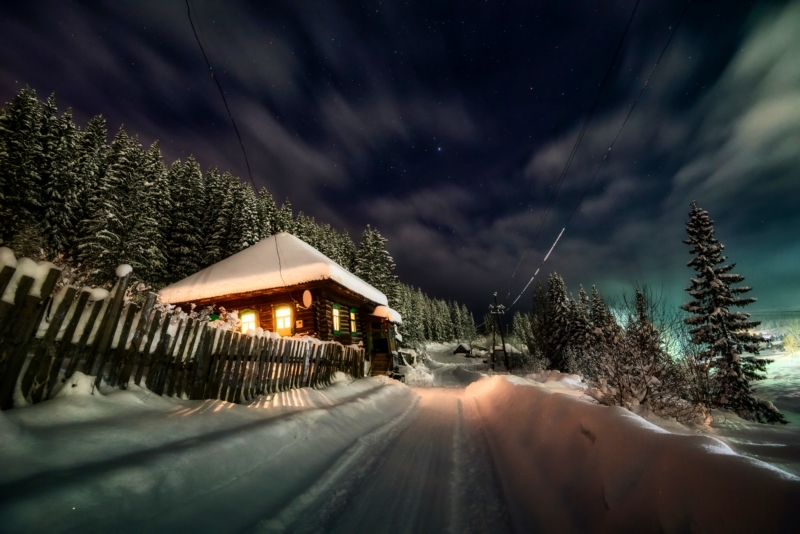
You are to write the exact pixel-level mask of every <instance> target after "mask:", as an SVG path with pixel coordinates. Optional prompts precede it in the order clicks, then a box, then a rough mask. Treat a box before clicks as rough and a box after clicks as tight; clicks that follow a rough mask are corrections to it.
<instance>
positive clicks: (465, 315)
mask: <svg viewBox="0 0 800 534" xmlns="http://www.w3.org/2000/svg"><path fill="white" fill-rule="evenodd" d="M461 320H462V321H463V323H462V324H463V326H462V330H463V332H464V338H465V339H466V340H467V341H469V342H470V343H472V342H473V341H475V338H476V337H478V332H477V331H476V329H475V319H474V318H473V317H472V314H471V313H470V312H469V310H467V305H466V304H462V305H461Z"/></svg>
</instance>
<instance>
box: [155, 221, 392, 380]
mask: <svg viewBox="0 0 800 534" xmlns="http://www.w3.org/2000/svg"><path fill="white" fill-rule="evenodd" d="M159 296H160V297H161V300H162V301H163V302H166V303H169V304H176V305H179V306H181V307H183V308H184V309H188V307H189V305H191V304H195V305H197V306H200V307H203V306H209V305H213V306H217V307H219V306H223V307H225V308H226V309H227V310H237V311H238V312H239V318H240V319H241V321H242V331H244V332H246V331H247V330H249V329H251V328H252V329H256V328H263V329H264V330H267V331H270V332H277V333H278V334H280V335H281V336H295V335H309V336H313V337H317V338H319V339H322V340H323V341H338V342H340V343H342V344H343V345H350V344H358V343H363V346H364V348H365V349H366V351H367V355H368V359H369V360H370V362H371V365H372V374H385V373H386V372H387V371H389V370H390V369H391V362H392V358H391V352H392V351H393V350H395V346H396V345H395V335H396V325H397V324H399V323H401V322H402V317H401V316H400V314H399V313H397V312H396V311H394V310H392V309H391V308H389V304H388V301H387V299H386V295H384V294H383V293H382V292H380V291H378V290H377V289H375V288H374V287H372V286H371V285H369V284H368V283H366V282H365V281H364V280H362V279H360V278H358V277H357V276H356V275H354V274H353V273H351V272H349V271H347V270H346V269H345V268H344V267H342V266H341V265H339V264H338V263H336V262H334V261H333V260H331V259H330V258H328V257H327V256H325V255H324V254H322V253H321V252H319V251H318V250H316V249H315V248H314V247H312V246H311V245H309V244H308V243H306V242H305V241H302V240H300V239H298V238H297V237H295V236H293V235H291V234H287V233H280V234H276V235H273V236H271V237H268V238H266V239H263V240H261V241H259V242H258V243H256V244H255V245H253V246H251V247H249V248H246V249H244V250H243V251H241V252H239V253H237V254H234V255H233V256H230V257H229V258H226V259H224V260H222V261H220V262H218V263H215V264H214V265H211V266H210V267H207V268H205V269H203V270H202V271H200V272H197V273H195V274H193V275H191V276H188V277H186V278H184V279H183V280H180V281H178V282H175V283H174V284H171V285H169V286H167V287H165V288H164V289H162V290H161V291H159Z"/></svg>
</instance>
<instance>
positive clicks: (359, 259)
mask: <svg viewBox="0 0 800 534" xmlns="http://www.w3.org/2000/svg"><path fill="white" fill-rule="evenodd" d="M386 242H387V239H386V238H385V237H383V236H382V235H381V234H380V232H379V231H378V230H377V229H372V228H370V227H369V226H367V229H366V230H364V234H363V235H362V237H361V245H360V246H359V249H358V253H357V255H356V269H355V275H356V276H358V277H359V278H361V279H362V280H364V281H366V282H367V283H369V284H371V285H372V286H374V287H375V288H376V289H378V290H379V291H382V292H383V293H384V294H385V295H386V296H387V298H388V299H389V304H390V305H391V304H392V302H393V301H394V299H395V291H396V287H397V277H396V276H395V275H394V274H393V271H394V268H395V264H394V260H393V259H392V257H391V255H389V251H388V250H386Z"/></svg>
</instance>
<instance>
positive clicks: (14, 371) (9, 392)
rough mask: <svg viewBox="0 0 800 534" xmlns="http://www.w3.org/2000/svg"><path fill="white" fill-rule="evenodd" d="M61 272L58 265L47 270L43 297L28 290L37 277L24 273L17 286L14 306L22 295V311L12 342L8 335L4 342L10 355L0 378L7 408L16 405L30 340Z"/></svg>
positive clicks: (14, 325)
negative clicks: (30, 293)
mask: <svg viewBox="0 0 800 534" xmlns="http://www.w3.org/2000/svg"><path fill="white" fill-rule="evenodd" d="M60 274H61V271H59V270H58V269H50V272H49V273H47V278H45V280H44V282H43V283H42V287H41V289H40V295H41V296H40V297H34V296H31V295H29V294H28V291H30V288H31V287H32V285H33V279H32V278H30V277H26V276H23V277H22V279H21V280H20V285H19V286H18V287H17V294H16V295H15V299H14V301H15V306H14V307H15V308H17V298H19V297H21V299H20V300H21V301H22V302H21V306H20V307H19V310H20V311H19V315H18V316H17V317H16V320H14V318H13V317H12V319H11V321H10V323H11V325H12V328H11V329H10V332H11V334H12V336H11V343H8V339H5V340H4V343H3V345H6V347H5V348H6V351H7V352H6V355H5V356H6V358H7V362H6V366H5V369H4V371H5V373H4V374H3V376H2V381H0V402H2V409H3V410H7V409H9V408H11V407H13V406H14V388H16V386H17V379H18V377H19V375H20V373H21V372H22V367H23V365H24V364H25V358H26V356H27V349H28V343H30V340H31V336H32V335H33V332H34V329H35V328H36V327H37V326H39V321H40V320H41V318H42V315H43V314H44V308H45V303H46V302H47V298H48V297H49V296H50V293H52V291H53V288H54V287H55V285H56V280H57V279H58V276H59V275H60ZM26 278H28V279H30V280H31V282H30V283H29V284H26V285H27V286H28V288H27V289H26V290H25V293H24V294H20V291H19V289H20V288H21V287H22V281H24V280H25V279H26ZM7 337H8V336H6V338H7ZM2 356H3V355H2V354H1V353H0V359H6V358H2Z"/></svg>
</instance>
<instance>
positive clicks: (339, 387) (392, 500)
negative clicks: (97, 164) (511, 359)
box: [0, 365, 800, 533]
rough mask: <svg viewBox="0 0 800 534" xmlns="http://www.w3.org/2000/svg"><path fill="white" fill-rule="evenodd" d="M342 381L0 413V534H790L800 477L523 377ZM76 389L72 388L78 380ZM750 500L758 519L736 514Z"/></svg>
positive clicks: (113, 393)
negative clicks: (241, 397)
mask: <svg viewBox="0 0 800 534" xmlns="http://www.w3.org/2000/svg"><path fill="white" fill-rule="evenodd" d="M436 370H437V371H438V375H439V380H441V382H442V383H445V382H446V383H448V384H449V385H454V384H460V385H461V386H462V387H460V388H457V387H449V388H429V389H416V388H408V387H406V386H405V385H403V384H400V383H398V382H397V381H394V380H389V379H385V378H368V379H364V380H358V381H352V380H350V379H348V378H346V377H344V376H343V375H342V376H340V377H339V380H338V381H337V382H336V383H335V384H334V385H333V386H331V387H328V388H325V389H322V390H312V389H308V388H305V389H301V390H292V391H289V392H285V393H281V394H278V395H276V396H274V397H272V398H269V399H265V398H262V399H259V400H258V401H256V402H254V403H253V404H250V405H232V404H229V403H224V402H219V401H206V402H197V401H183V400H179V399H171V398H162V397H157V396H152V395H150V394H148V393H147V392H146V391H143V390H140V389H138V388H136V387H135V386H132V387H131V389H129V390H128V391H119V390H106V391H101V392H96V391H94V392H93V391H92V388H91V384H92V383H93V380H92V379H91V377H82V378H81V377H79V378H78V380H77V382H76V383H75V387H74V388H73V387H69V388H68V389H65V391H67V392H69V395H67V396H66V397H63V398H56V399H55V400H53V401H48V402H47V403H42V404H39V405H35V406H32V407H28V408H22V409H15V410H10V411H8V412H2V413H0V466H2V469H0V525H2V528H0V530H2V531H3V532H44V531H46V532H86V531H90V532H107V531H114V532H251V533H261V532H335V533H351V532H370V533H372V532H392V533H395V532H396V533H405V532H415V533H416V532H423V533H424V532H437V533H438V532H454V533H455V532H467V533H470V532H475V533H478V532H499V533H503V532H531V531H542V532H586V531H606V532H613V531H634V530H635V531H641V532H680V531H685V530H687V529H689V526H690V525H691V526H692V528H694V527H695V526H696V527H697V528H696V530H698V531H712V532H713V531H728V532H753V531H756V530H757V531H760V532H796V531H797V527H798V526H800V511H798V510H796V509H795V508H796V507H795V506H794V505H793V504H792V503H795V502H799V501H800V480H799V479H797V478H796V477H792V476H791V475H788V474H787V473H784V472H780V471H777V470H775V469H771V468H769V466H766V465H764V464H761V463H759V462H757V461H754V460H750V459H747V458H744V457H741V456H738V455H736V454H733V453H732V452H731V451H730V449H728V448H726V447H725V446H724V445H723V444H722V443H720V442H719V441H718V440H714V439H712V438H709V437H705V436H684V435H676V434H671V433H669V432H664V431H662V430H660V429H658V428H656V427H653V426H652V425H650V424H649V423H647V422H646V421H644V420H642V419H640V418H638V417H636V416H634V415H633V414H631V413H630V412H628V411H625V410H622V409H618V408H607V407H601V406H597V405H594V404H591V403H589V402H586V401H584V400H581V399H578V398H577V397H576V396H570V395H568V394H560V393H553V392H552V391H551V390H550V388H551V387H552V386H553V384H552V383H551V384H550V385H546V384H538V383H534V382H531V381H528V380H524V379H520V378H514V377H499V376H498V377H494V378H490V379H483V380H479V381H477V382H474V383H472V384H470V385H469V386H467V387H466V388H465V387H463V386H464V385H465V384H467V383H470V382H473V380H474V379H475V378H476V377H477V373H474V372H470V371H466V370H464V369H460V368H458V367H455V366H448V365H445V366H442V367H439V368H437V369H436ZM76 376H77V375H76ZM743 499H746V500H747V502H748V503H749V504H748V506H747V507H742V506H736V505H735V503H737V502H745V501H744V500H743Z"/></svg>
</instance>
